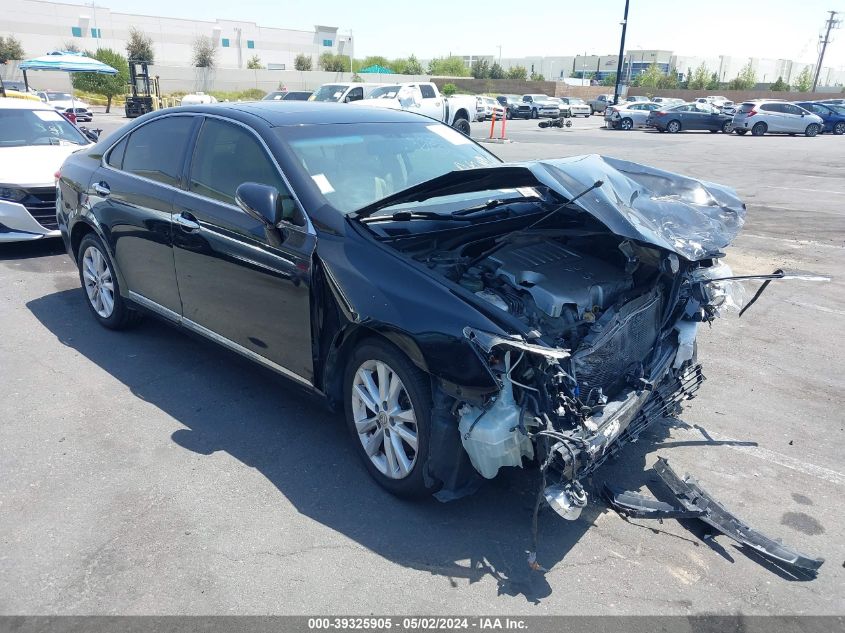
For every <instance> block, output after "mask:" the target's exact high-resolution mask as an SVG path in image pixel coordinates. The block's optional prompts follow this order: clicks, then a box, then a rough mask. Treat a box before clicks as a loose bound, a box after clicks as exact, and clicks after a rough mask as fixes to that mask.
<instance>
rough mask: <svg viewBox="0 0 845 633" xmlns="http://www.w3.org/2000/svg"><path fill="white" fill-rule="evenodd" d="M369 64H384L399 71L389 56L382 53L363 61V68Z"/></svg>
mask: <svg viewBox="0 0 845 633" xmlns="http://www.w3.org/2000/svg"><path fill="white" fill-rule="evenodd" d="M369 66H382V67H384V68H389V69H390V70H392V71H393V72H399V71H398V70H397V69H396V68H394V67H393V66H394V65H393V62H390V61H388V59H387V57H382V56H381V55H370V56H369V57H365V58H364V59H363V60H362V61H361V68H367V67H369ZM348 67H349V66H347V68H348Z"/></svg>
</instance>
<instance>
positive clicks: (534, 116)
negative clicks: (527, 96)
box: [531, 109, 540, 119]
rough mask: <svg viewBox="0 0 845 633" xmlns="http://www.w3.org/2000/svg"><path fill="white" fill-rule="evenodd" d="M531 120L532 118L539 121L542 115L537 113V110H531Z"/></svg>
mask: <svg viewBox="0 0 845 633" xmlns="http://www.w3.org/2000/svg"><path fill="white" fill-rule="evenodd" d="M531 118H532V119H539V118H540V113H539V112H537V110H536V109H534V110H531Z"/></svg>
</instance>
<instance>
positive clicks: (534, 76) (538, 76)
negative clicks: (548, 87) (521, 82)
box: [530, 73, 546, 81]
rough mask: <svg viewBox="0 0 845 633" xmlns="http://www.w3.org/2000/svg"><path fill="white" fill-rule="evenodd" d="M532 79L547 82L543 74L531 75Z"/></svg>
mask: <svg viewBox="0 0 845 633" xmlns="http://www.w3.org/2000/svg"><path fill="white" fill-rule="evenodd" d="M530 79H531V81H546V78H545V77H544V76H543V73H531V77H530Z"/></svg>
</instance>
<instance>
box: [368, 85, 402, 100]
mask: <svg viewBox="0 0 845 633" xmlns="http://www.w3.org/2000/svg"><path fill="white" fill-rule="evenodd" d="M401 87H402V86H382V87H381V88H376V89H375V90H373V91H372V92H371V93H370V97H369V98H370V99H395V98H396V95H398V94H399V89H400V88H401Z"/></svg>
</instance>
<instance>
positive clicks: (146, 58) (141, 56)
mask: <svg viewBox="0 0 845 633" xmlns="http://www.w3.org/2000/svg"><path fill="white" fill-rule="evenodd" d="M126 56H127V59H129V60H131V61H135V62H147V63H148V64H152V63H153V62H154V61H155V52H154V51H153V39H152V38H151V37H150V36H149V35H147V34H146V33H144V32H143V31H140V30H138V29H136V28H135V27H134V26H130V27H129V39H128V40H126Z"/></svg>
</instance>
